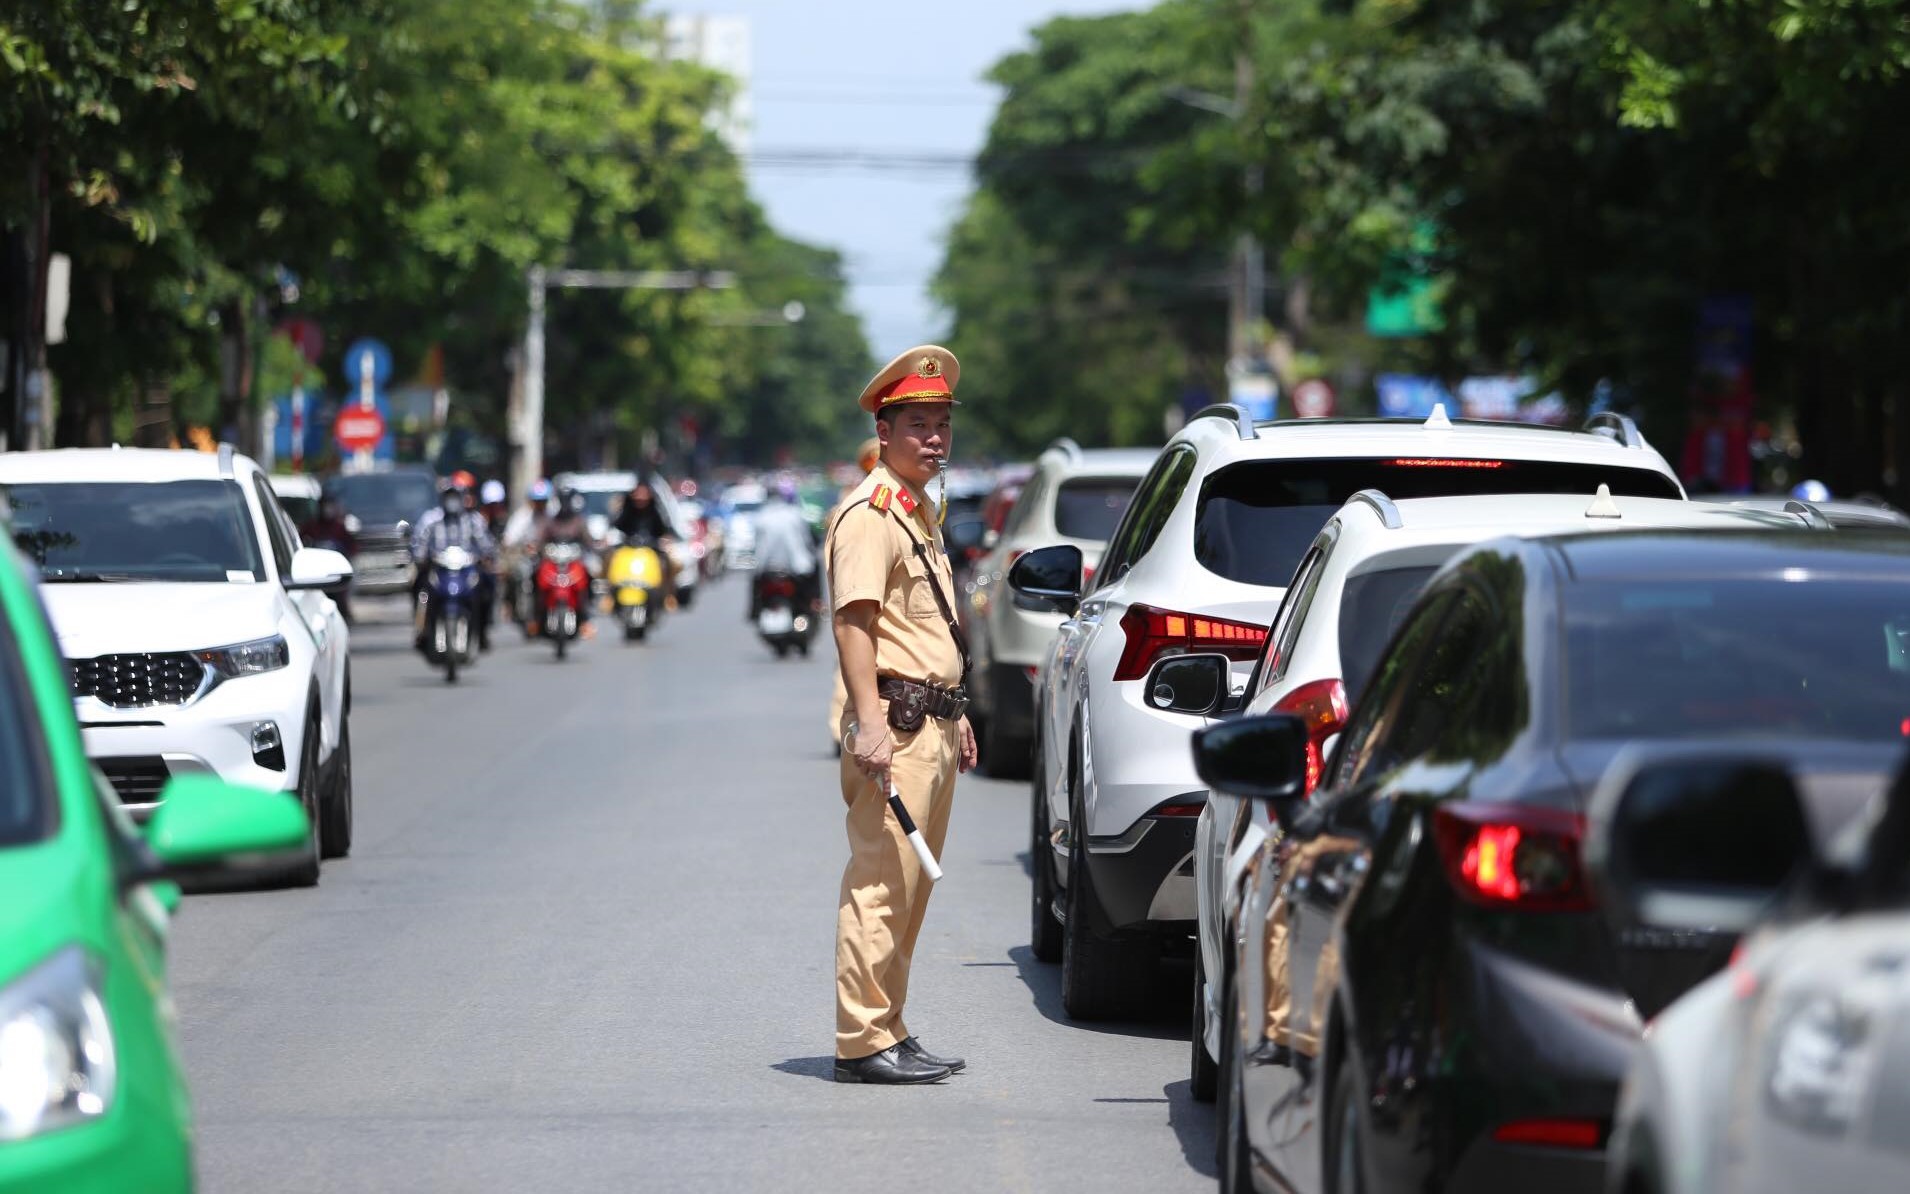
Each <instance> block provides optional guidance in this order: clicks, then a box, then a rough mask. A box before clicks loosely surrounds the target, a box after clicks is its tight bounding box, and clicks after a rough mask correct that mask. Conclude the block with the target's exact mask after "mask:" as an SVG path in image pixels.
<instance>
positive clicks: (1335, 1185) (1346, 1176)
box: [1320, 1057, 1366, 1194]
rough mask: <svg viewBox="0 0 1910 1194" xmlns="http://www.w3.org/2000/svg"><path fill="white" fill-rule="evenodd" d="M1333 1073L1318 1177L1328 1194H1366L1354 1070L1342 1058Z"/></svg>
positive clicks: (1363, 1127)
mask: <svg viewBox="0 0 1910 1194" xmlns="http://www.w3.org/2000/svg"><path fill="white" fill-rule="evenodd" d="M1333 1070H1334V1073H1333V1110H1332V1116H1331V1118H1329V1119H1328V1120H1327V1131H1326V1155H1325V1156H1324V1157H1321V1158H1320V1176H1321V1177H1323V1178H1325V1179H1326V1183H1325V1188H1326V1191H1327V1194H1366V1155H1365V1154H1366V1124H1365V1122H1364V1120H1362V1119H1361V1117H1360V1101H1359V1092H1358V1091H1357V1090H1356V1089H1355V1083H1356V1079H1355V1077H1354V1073H1353V1067H1352V1066H1351V1065H1349V1064H1347V1059H1346V1058H1345V1057H1341V1058H1340V1060H1339V1062H1338V1063H1337V1064H1336V1065H1335V1066H1334V1067H1333Z"/></svg>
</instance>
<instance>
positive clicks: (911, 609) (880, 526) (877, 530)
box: [823, 464, 962, 687]
mask: <svg viewBox="0 0 1910 1194" xmlns="http://www.w3.org/2000/svg"><path fill="white" fill-rule="evenodd" d="M881 490H886V491H887V492H888V499H887V505H888V508H887V509H886V510H885V509H878V508H876V506H872V505H870V504H869V503H868V502H867V501H866V500H864V499H867V498H870V497H875V498H876V499H877V501H878V503H879V502H880V501H881V498H880V493H879V491H881ZM904 494H906V495H908V501H907V502H905V501H904V500H903V495H904ZM848 501H849V505H848V508H847V509H841V508H838V512H837V513H836V514H835V516H834V520H833V522H832V523H831V525H830V528H829V537H828V542H827V543H826V544H825V545H824V549H823V551H824V556H825V558H826V559H827V560H828V562H829V565H828V566H829V594H830V601H831V602H832V605H831V608H832V609H836V610H840V609H842V608H843V607H844V606H846V605H848V604H849V603H850V602H852V601H874V602H877V603H878V604H879V606H880V610H879V612H878V613H877V615H876V619H875V671H876V675H878V676H897V677H900V678H902V679H904V680H924V681H927V682H929V683H931V684H939V685H942V686H944V687H953V686H955V685H956V684H959V683H961V679H962V657H961V654H960V652H958V651H957V650H956V648H955V640H954V638H953V636H951V635H950V634H949V630H948V623H947V622H946V621H944V620H943V618H942V611H941V608H940V607H939V606H938V605H936V603H935V594H934V592H933V591H932V590H931V589H930V588H929V573H930V570H931V569H933V571H934V575H935V578H936V580H937V581H939V582H940V584H941V586H942V595H943V597H945V598H946V599H947V600H949V601H951V602H952V601H954V600H955V574H954V569H953V567H952V566H951V565H950V564H949V560H948V553H947V552H946V551H945V550H943V547H942V533H941V530H940V528H938V527H937V526H936V525H935V522H934V513H933V511H934V507H932V506H931V505H929V503H928V500H927V499H926V498H925V497H924V496H923V495H922V494H921V493H920V492H919V491H917V490H914V489H911V488H910V487H908V486H907V485H904V484H903V483H902V481H901V480H900V479H898V478H897V477H896V476H895V474H893V473H891V472H890V471H889V470H888V469H887V468H886V467H884V466H883V465H879V464H878V465H877V466H876V468H875V471H874V472H872V473H870V474H869V475H868V476H867V477H866V478H864V479H863V482H862V484H860V485H858V486H856V488H855V490H854V491H853V492H852V493H851V494H850V496H849V499H848ZM909 502H912V503H913V504H914V506H915V510H914V512H913V513H911V512H909V511H908V510H906V509H905V508H904V507H905V506H906V505H907V504H908V503H909ZM905 524H906V525H905ZM911 536H913V542H912V541H911ZM914 542H920V543H924V544H927V545H928V552H927V556H928V561H927V563H926V564H925V563H924V562H923V560H922V557H921V556H919V555H917V554H916V552H915V548H914V545H913V544H914Z"/></svg>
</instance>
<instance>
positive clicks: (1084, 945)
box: [1061, 806, 1160, 1021]
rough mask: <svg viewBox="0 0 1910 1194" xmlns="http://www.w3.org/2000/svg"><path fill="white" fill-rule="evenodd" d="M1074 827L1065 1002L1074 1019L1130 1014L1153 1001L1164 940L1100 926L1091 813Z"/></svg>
mask: <svg viewBox="0 0 1910 1194" xmlns="http://www.w3.org/2000/svg"><path fill="white" fill-rule="evenodd" d="M1079 812H1080V810H1079V808H1078V806H1077V808H1076V813H1077V815H1076V817H1075V819H1074V823H1073V825H1071V826H1070V827H1069V837H1070V838H1071V839H1072V842H1071V844H1070V845H1069V847H1068V887H1067V892H1066V894H1065V895H1064V897H1063V898H1064V899H1065V901H1066V906H1067V909H1068V915H1067V918H1066V920H1067V923H1065V924H1063V925H1062V926H1061V1006H1062V1007H1063V1008H1064V1009H1065V1010H1066V1011H1067V1013H1068V1017H1069V1018H1070V1019H1073V1020H1083V1021H1091V1020H1114V1019H1129V1018H1133V1017H1136V1016H1138V1015H1140V1014H1141V1013H1142V1012H1143V1011H1144V1010H1145V1009H1146V1007H1147V1004H1148V996H1149V995H1150V994H1151V993H1152V991H1153V987H1154V971H1155V969H1156V962H1157V960H1158V954H1159V951H1160V943H1159V942H1158V941H1156V940H1155V939H1153V938H1151V937H1147V936H1142V935H1135V936H1131V937H1117V936H1112V935H1107V934H1104V933H1102V932H1100V931H1098V930H1097V928H1096V926H1095V923H1094V921H1095V919H1096V916H1097V911H1096V909H1097V901H1096V900H1095V896H1094V876H1093V875H1091V874H1090V873H1089V872H1088V846H1087V842H1088V835H1087V833H1086V825H1087V822H1086V819H1085V818H1083V817H1081V816H1080V815H1079Z"/></svg>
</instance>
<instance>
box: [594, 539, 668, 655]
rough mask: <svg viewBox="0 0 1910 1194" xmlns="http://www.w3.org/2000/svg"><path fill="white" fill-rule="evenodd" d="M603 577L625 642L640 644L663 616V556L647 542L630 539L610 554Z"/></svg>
mask: <svg viewBox="0 0 1910 1194" xmlns="http://www.w3.org/2000/svg"><path fill="white" fill-rule="evenodd" d="M605 576H606V578H607V579H608V580H609V582H610V594H611V599H612V600H613V601H614V602H615V603H616V612H617V621H618V623H619V624H621V625H622V626H623V637H624V640H625V641H626V642H641V641H642V640H643V637H644V635H646V634H648V633H649V631H650V628H651V627H652V626H654V625H655V624H656V622H657V620H658V619H659V618H661V617H662V616H663V557H662V555H661V554H660V553H659V552H658V551H657V549H656V547H655V545H653V544H651V543H650V542H648V541H647V540H641V539H639V540H632V541H630V542H627V543H625V544H624V545H623V546H621V547H619V548H617V549H616V550H615V551H614V552H612V553H611V555H610V563H609V566H608V567H607V568H606V569H605Z"/></svg>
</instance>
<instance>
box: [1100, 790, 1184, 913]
mask: <svg viewBox="0 0 1910 1194" xmlns="http://www.w3.org/2000/svg"><path fill="white" fill-rule="evenodd" d="M1190 799H1192V800H1194V801H1198V799H1199V795H1198V794H1196V795H1195V796H1193V797H1191V798H1190ZM1195 825H1196V819H1195V818H1194V817H1143V818H1141V820H1139V821H1137V822H1135V824H1134V826H1133V827H1132V828H1131V829H1130V830H1129V831H1128V832H1127V833H1124V834H1122V835H1121V836H1120V837H1118V838H1089V839H1088V870H1089V872H1090V875H1091V877H1092V879H1093V881H1094V894H1095V896H1096V897H1097V899H1098V900H1099V902H1100V905H1101V914H1102V917H1103V918H1104V923H1105V924H1107V925H1108V926H1109V927H1110V928H1114V929H1136V928H1148V929H1154V930H1158V931H1160V932H1163V933H1191V932H1192V931H1193V929H1194V918H1195V914H1196V910H1195V889H1194V829H1195Z"/></svg>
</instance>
